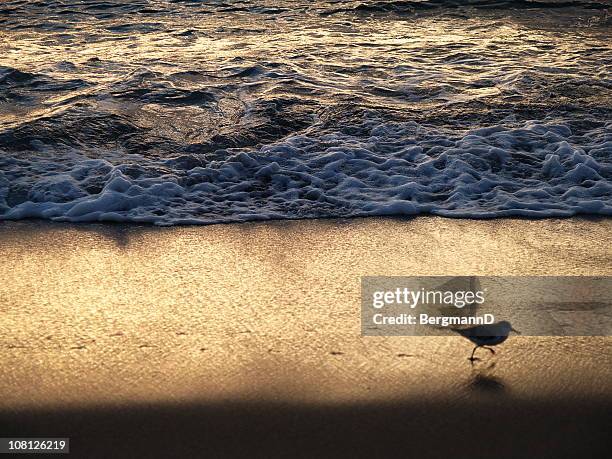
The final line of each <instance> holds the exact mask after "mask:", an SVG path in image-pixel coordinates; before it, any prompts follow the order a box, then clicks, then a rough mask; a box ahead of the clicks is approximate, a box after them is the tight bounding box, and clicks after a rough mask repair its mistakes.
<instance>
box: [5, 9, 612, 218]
mask: <svg viewBox="0 0 612 459" xmlns="http://www.w3.org/2000/svg"><path fill="white" fill-rule="evenodd" d="M466 3H468V5H467V6H466ZM0 26H1V27H0V29H1V31H0V36H2V38H3V40H2V41H1V43H3V44H2V45H0V56H1V57H0V219H20V218H29V217H40V218H47V219H54V220H62V221H140V222H152V223H156V224H161V225H168V224H170V225H171V224H180V223H215V222H230V221H232V222H233V221H247V220H259V219H272V218H314V217H332V216H342V217H347V216H363V215H383V214H403V215H413V214H427V213H429V214H436V215H444V216H450V217H466V218H491V217H505V216H516V215H521V216H532V217H551V216H571V215H576V214H599V215H611V214H612V181H611V175H612V164H611V162H612V159H611V158H612V117H611V116H610V115H611V113H612V103H611V102H612V97H611V94H612V80H611V79H610V75H612V68H611V67H612V47H611V46H610V45H609V39H608V38H609V31H610V26H611V24H610V15H609V9H608V4H607V2H576V1H573V2H572V1H566V2H544V1H542V2H531V1H505V2H504V1H501V2H500V1H487V0H475V1H472V2H455V1H452V0H429V1H421V2H419V1H386V2H382V1H372V2H368V1H360V2H355V1H319V2H306V1H304V2H300V1H275V2H269V1H234V2H221V1H219V2H214V1H212V2H197V1H186V0H185V1H179V0H177V1H146V2H145V1H140V2H139V1H134V2H129V4H127V3H125V2H118V1H94V0H87V1H79V2H76V1H74V2H70V1H62V2H59V1H51V0H47V1H40V2H35V3H33V2H25V1H7V2H3V3H2V5H1V7H0Z"/></svg>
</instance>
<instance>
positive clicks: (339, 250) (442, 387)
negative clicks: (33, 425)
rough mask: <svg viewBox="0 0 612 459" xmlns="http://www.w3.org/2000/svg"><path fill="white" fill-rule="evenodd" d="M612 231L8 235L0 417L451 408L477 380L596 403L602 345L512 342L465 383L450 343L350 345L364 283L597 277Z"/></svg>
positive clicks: (321, 225) (200, 230)
mask: <svg viewBox="0 0 612 459" xmlns="http://www.w3.org/2000/svg"><path fill="white" fill-rule="evenodd" d="M610 229H611V223H610V221H608V220H599V221H587V220H547V221H529V220H497V221H463V220H448V219H441V218H417V219H413V220H404V221H402V220H396V219H364V220H360V219H358V220H347V221H338V220H329V221H325V220H323V221H303V222H273V223H256V224H241V225H216V226H209V227H183V228H169V229H159V228H152V227H138V226H122V225H84V226H80V225H79V226H71V225H62V224H48V223H39V222H35V223H29V222H19V223H3V224H1V225H0V253H2V259H1V262H0V278H1V279H2V283H0V299H1V300H0V312H1V316H0V317H1V318H0V381H2V382H1V383H0V400H1V402H0V404H1V405H2V407H4V408H7V407H18V406H46V405H59V404H63V405H66V404H67V405H72V404H77V405H83V404H100V403H122V402H126V401H136V402H138V401H160V400H165V401H169V400H170V401H174V402H177V401H189V400H224V399H229V398H231V399H235V400H237V399H240V400H242V399H245V400H248V399H273V400H293V401H304V402H332V403H341V402H347V401H367V400H382V399H385V400H389V399H397V398H408V399H409V398H413V397H429V398H436V397H440V396H448V395H449V394H456V396H457V397H459V398H464V397H469V396H470V394H471V393H473V387H472V385H473V384H475V382H474V381H476V380H475V379H474V378H476V379H478V378H481V379H482V378H483V377H485V378H486V377H489V376H490V377H494V378H497V379H498V380H500V381H503V384H504V387H505V388H506V389H507V390H508V391H511V393H512V395H513V396H516V397H520V398H529V397H535V396H551V397H554V396H564V397H571V396H577V397H578V396H580V395H581V394H582V395H584V394H587V395H589V396H590V397H605V398H609V397H611V396H612V387H611V386H610V383H609V381H611V380H612V378H610V376H612V375H611V373H610V371H611V368H612V366H611V365H610V363H611V362H612V352H611V350H610V345H609V344H610V340H609V338H576V337H574V338H528V337H523V338H513V339H511V340H509V341H508V342H506V343H504V344H503V345H502V346H500V348H499V355H498V356H497V357H496V358H495V359H494V360H493V361H487V362H483V364H482V365H481V366H480V367H477V368H476V369H473V368H471V367H470V365H469V364H468V362H467V361H466V360H465V359H466V355H467V353H469V351H470V350H471V348H470V345H469V343H467V342H466V341H463V340H462V339H461V338H455V337H448V338H446V337H436V338H398V337H394V338H378V337H376V338H373V337H365V338H364V337H361V336H360V325H359V317H360V316H359V314H360V309H359V301H360V299H359V281H360V276H363V275H455V274H457V275H466V274H478V275H512V274H514V275H519V274H521V275H526V274H536V275H545V274H557V275H561V274H566V275H581V274H582V275H587V274H588V275H598V274H600V275H610V274H611V273H612V267H611V266H610V263H609V260H610V255H611V254H610V244H609V242H610V237H609V235H610ZM578 236H579V237H580V240H581V241H582V242H581V243H580V244H578V243H577V240H578V239H577V238H578ZM493 363H494V367H491V364H493ZM585 375H589V377H585ZM476 384H478V383H477V381H476Z"/></svg>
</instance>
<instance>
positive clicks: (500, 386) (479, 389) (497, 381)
mask: <svg viewBox="0 0 612 459" xmlns="http://www.w3.org/2000/svg"><path fill="white" fill-rule="evenodd" d="M493 368H495V362H491V363H490V364H489V365H487V366H486V367H485V368H480V369H478V370H477V371H475V372H474V374H473V375H472V377H471V378H470V380H469V381H468V384H467V387H468V389H469V391H470V392H474V393H487V394H497V395H501V394H504V393H506V392H507V391H508V388H507V386H506V384H505V383H504V381H503V380H502V379H501V378H498V377H497V376H493V375H491V374H489V372H490V371H491V370H492V369H493Z"/></svg>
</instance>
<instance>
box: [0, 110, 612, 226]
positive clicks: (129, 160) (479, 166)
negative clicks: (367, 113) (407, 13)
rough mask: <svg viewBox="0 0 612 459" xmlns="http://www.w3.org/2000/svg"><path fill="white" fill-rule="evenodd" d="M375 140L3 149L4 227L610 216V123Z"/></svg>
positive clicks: (370, 125)
mask: <svg viewBox="0 0 612 459" xmlns="http://www.w3.org/2000/svg"><path fill="white" fill-rule="evenodd" d="M359 128H360V129H359V130H360V132H363V130H364V129H365V130H366V131H367V132H369V135H367V136H363V135H361V136H351V135H349V134H346V133H342V132H332V133H327V134H323V135H319V136H312V137H311V136H307V135H295V136H290V137H287V138H285V139H283V140H281V141H278V142H275V143H272V144H270V145H266V146H264V147H261V148H259V149H250V150H249V149H244V150H224V151H218V152H216V154H215V158H220V157H222V158H224V159H216V160H208V159H207V157H206V156H205V155H198V154H191V155H180V156H176V157H172V158H166V159H160V158H150V157H145V156H142V155H134V154H132V155H126V154H125V153H123V152H120V151H117V152H106V153H105V155H104V157H102V158H98V159H89V158H87V157H86V156H85V155H84V154H83V153H80V152H78V151H76V150H71V151H66V152H64V153H63V154H61V155H60V154H57V153H55V154H54V155H53V157H52V158H50V157H49V155H46V154H42V153H41V154H40V155H38V156H36V155H34V156H32V155H30V156H29V157H28V158H27V159H24V158H23V157H16V156H11V155H10V154H9V153H7V152H0V171H2V172H0V219H22V218H44V219H51V220H56V221H70V222H92V221H116V222H149V223H155V224H158V225H174V224H208V223H219V222H240V221H249V220H269V219H298V218H315V217H356V216H370V215H416V214H434V215H441V216H447V217H463V218H493V217H509V216H528V217H567V216H572V215H577V214H596V215H612V182H611V180H610V178H611V176H612V164H611V158H612V125H610V124H608V125H606V126H605V127H603V128H598V129H596V130H594V131H591V132H588V133H583V134H582V135H580V136H573V135H572V132H571V130H570V128H569V127H568V126H567V125H566V124H564V123H544V122H525V123H523V124H522V125H514V126H504V125H495V126H491V127H485V128H479V129H474V130H469V131H465V132H463V133H460V134H454V133H450V132H448V131H441V130H434V129H431V128H426V127H424V126H421V125H418V124H417V123H414V122H405V123H400V122H395V123H389V122H383V121H381V120H372V119H369V120H365V121H364V122H363V125H362V126H359Z"/></svg>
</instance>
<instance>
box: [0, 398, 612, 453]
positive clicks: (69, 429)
mask: <svg viewBox="0 0 612 459" xmlns="http://www.w3.org/2000/svg"><path fill="white" fill-rule="evenodd" d="M485 398H487V397H485ZM487 399H488V400H484V401H483V400H476V399H475V400H471V397H469V396H468V397H467V398H466V397H460V398H459V399H453V398H449V399H447V400H446V401H438V402H418V401H399V402H396V403H391V402H389V403H378V404H361V405H350V404H347V405H321V406H317V405H307V404H304V405H299V404H290V403H281V402H266V403H264V402H261V403H257V402H224V403H222V402H219V403H208V404H205V403H202V404H185V405H170V404H167V405H164V404H158V405H149V406H145V405H133V406H124V407H114V408H111V407H95V408H93V407H92V408H82V409H79V408H74V409H61V410H48V411H45V410H42V411H19V412H9V411H1V412H0V432H1V433H2V436H3V437H11V436H19V437H28V436H44V437H52V436H57V437H70V438H71V444H70V449H71V453H70V456H71V457H79V458H80V457H84V458H110V457H113V458H118V457H119V458H123V457H126V458H127V457H131V458H138V457H147V458H162V457H163V458H169V457H176V458H179V457H180V458H190V457H207V458H208V457H218V458H238V457H249V458H252V457H266V458H275V457H303V458H344V457H347V458H349V457H350V458H379V457H390V458H395V457H407V458H418V459H423V458H454V459H456V458H470V459H474V458H493V457H494V458H495V459H503V458H526V457H533V458H540V459H541V458H555V459H559V458H576V457H604V456H605V455H606V452H607V451H606V447H607V446H608V445H609V443H608V440H609V428H610V425H612V424H611V422H612V400H610V399H606V400H589V401H558V400H557V401H552V400H551V401H542V400H540V401H538V400H521V399H512V398H509V397H493V398H487Z"/></svg>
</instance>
